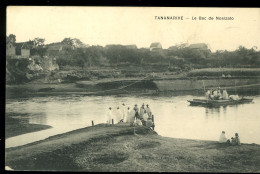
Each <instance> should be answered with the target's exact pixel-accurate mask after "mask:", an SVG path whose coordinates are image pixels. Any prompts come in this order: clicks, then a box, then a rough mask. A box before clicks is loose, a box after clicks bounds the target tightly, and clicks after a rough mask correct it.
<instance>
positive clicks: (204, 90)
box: [202, 80, 206, 91]
mask: <svg viewBox="0 0 260 174" xmlns="http://www.w3.org/2000/svg"><path fill="white" fill-rule="evenodd" d="M202 83H203V88H204V91H206V89H205V84H204V80H202Z"/></svg>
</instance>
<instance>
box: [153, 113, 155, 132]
mask: <svg viewBox="0 0 260 174" xmlns="http://www.w3.org/2000/svg"><path fill="white" fill-rule="evenodd" d="M152 121H153V130H154V126H155V125H154V115H152Z"/></svg>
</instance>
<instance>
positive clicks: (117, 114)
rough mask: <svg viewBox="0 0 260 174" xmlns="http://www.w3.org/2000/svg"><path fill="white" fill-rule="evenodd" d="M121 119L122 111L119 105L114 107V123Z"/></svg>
mask: <svg viewBox="0 0 260 174" xmlns="http://www.w3.org/2000/svg"><path fill="white" fill-rule="evenodd" d="M121 119H122V113H121V110H120V108H119V107H117V109H116V115H115V123H119V122H120V120H121Z"/></svg>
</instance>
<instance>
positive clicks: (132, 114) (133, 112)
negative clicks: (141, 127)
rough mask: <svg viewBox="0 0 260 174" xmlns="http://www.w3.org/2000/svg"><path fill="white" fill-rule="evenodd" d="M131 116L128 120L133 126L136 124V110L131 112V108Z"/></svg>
mask: <svg viewBox="0 0 260 174" xmlns="http://www.w3.org/2000/svg"><path fill="white" fill-rule="evenodd" d="M128 111H129V116H128V119H127V122H128V123H130V125H133V124H134V121H135V113H136V111H135V109H134V108H133V109H132V110H131V111H130V108H129V110H128Z"/></svg>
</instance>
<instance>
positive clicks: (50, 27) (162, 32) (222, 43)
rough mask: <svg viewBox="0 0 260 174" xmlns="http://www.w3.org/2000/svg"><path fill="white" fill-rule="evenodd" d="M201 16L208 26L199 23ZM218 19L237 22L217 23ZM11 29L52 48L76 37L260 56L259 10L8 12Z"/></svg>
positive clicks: (21, 39)
mask: <svg viewBox="0 0 260 174" xmlns="http://www.w3.org/2000/svg"><path fill="white" fill-rule="evenodd" d="M155 16H183V19H184V20H156V19H155ZM199 16H201V17H206V18H207V20H198V18H199ZM216 16H218V17H233V18H234V20H216ZM195 17H196V18H197V20H192V18H195ZM209 17H213V18H214V20H209V19H208V18H209ZM187 18H189V19H187ZM6 27H7V29H6V32H7V33H6V34H7V35H9V34H15V35H16V41H17V42H24V41H28V40H29V39H31V40H32V39H34V38H36V37H40V38H45V43H46V44H47V43H52V42H60V41H62V40H63V39H64V38H65V37H71V38H78V39H80V40H81V41H82V42H84V43H85V44H89V45H101V46H105V45H107V44H122V45H129V44H136V45H137V47H138V48H142V47H145V48H148V47H149V46H150V44H151V43H152V42H160V43H161V44H162V47H163V48H165V49H167V48H168V47H170V46H173V45H176V44H180V43H188V44H193V43H206V44H208V45H209V47H210V48H211V50H212V51H216V50H230V51H232V50H235V49H237V48H238V46H240V45H242V46H245V47H246V48H252V47H254V46H256V47H257V50H260V8H250V9H249V8H194V7H192V8H180V7H179V8H173V7H53V6H52V7H48V6H45V7H44V6H42V7H36V6H26V7H25V6H9V7H8V8H7V25H6Z"/></svg>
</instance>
